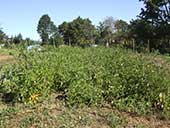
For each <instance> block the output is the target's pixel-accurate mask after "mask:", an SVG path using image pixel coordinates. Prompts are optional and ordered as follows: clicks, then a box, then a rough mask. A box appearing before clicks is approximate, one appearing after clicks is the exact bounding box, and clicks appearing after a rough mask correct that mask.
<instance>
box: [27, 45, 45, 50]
mask: <svg viewBox="0 0 170 128" xmlns="http://www.w3.org/2000/svg"><path fill="white" fill-rule="evenodd" d="M27 50H28V51H30V50H37V51H42V47H41V46H40V45H30V46H28V47H27Z"/></svg>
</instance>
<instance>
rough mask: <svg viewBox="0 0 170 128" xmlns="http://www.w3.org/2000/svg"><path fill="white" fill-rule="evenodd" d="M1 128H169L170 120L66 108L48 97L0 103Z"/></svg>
mask: <svg viewBox="0 0 170 128" xmlns="http://www.w3.org/2000/svg"><path fill="white" fill-rule="evenodd" d="M0 127H1V128H169V127H170V121H165V120H159V119H156V118H155V117H143V116H138V115H136V114H133V113H126V112H120V111H118V110H116V109H113V108H112V107H110V106H109V105H105V106H101V107H82V108H69V107H66V106H65V104H64V102H63V101H60V100H59V99H57V98H56V95H52V96H51V97H50V98H49V100H48V101H45V102H43V103H39V104H36V105H23V104H16V105H15V106H12V105H7V104H5V105H4V104H3V103H1V109H0Z"/></svg>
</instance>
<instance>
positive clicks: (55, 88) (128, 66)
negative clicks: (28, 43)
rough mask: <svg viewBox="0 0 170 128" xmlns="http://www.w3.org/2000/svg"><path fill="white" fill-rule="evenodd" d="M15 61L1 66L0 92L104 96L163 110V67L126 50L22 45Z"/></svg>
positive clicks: (70, 99)
mask: <svg viewBox="0 0 170 128" xmlns="http://www.w3.org/2000/svg"><path fill="white" fill-rule="evenodd" d="M18 61H19V63H18V64H16V65H13V66H12V67H8V68H2V69H1V76H3V77H2V78H1V79H2V81H3V82H2V83H1V86H2V88H3V89H2V93H12V94H15V98H16V100H19V101H22V102H25V103H28V102H29V103H36V102H39V101H41V100H43V99H44V98H46V97H47V96H49V95H50V93H51V92H56V93H61V92H62V93H63V94H64V95H65V96H66V103H67V104H68V105H72V106H74V105H78V106H79V105H82V104H86V105H97V104H101V103H105V102H107V103H109V104H111V105H113V106H115V107H117V108H119V109H122V110H126V111H129V112H137V113H139V114H142V113H145V114H147V113H150V112H151V111H152V110H153V109H157V110H158V111H162V109H163V112H167V111H168V110H169V97H170V95H169V87H170V80H169V73H168V72H166V71H164V70H163V68H162V67H160V66H156V65H154V64H152V63H151V62H148V61H146V60H144V59H142V57H141V56H140V55H139V56H138V55H134V53H132V52H130V51H126V50H123V49H119V48H102V47H101V48H86V49H81V48H76V47H75V48H72V47H61V48H51V47H47V48H46V50H45V51H43V52H36V51H32V52H26V51H23V52H22V53H21V54H20V56H19V60H18ZM160 93H163V94H164V97H165V98H164V100H163V101H162V100H160V98H159V95H160ZM160 101H161V102H160ZM159 105H163V108H160V107H159Z"/></svg>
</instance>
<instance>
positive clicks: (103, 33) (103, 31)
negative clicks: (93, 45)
mask: <svg viewBox="0 0 170 128" xmlns="http://www.w3.org/2000/svg"><path fill="white" fill-rule="evenodd" d="M98 31H99V34H100V36H99V39H98V41H99V43H102V44H104V45H106V46H109V45H110V44H111V42H112V39H113V33H114V32H115V20H114V19H113V17H107V18H106V19H105V20H104V21H102V22H99V26H98Z"/></svg>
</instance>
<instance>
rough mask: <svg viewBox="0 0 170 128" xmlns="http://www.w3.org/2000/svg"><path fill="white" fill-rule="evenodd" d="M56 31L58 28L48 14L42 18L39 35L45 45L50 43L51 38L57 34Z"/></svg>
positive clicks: (38, 30)
mask: <svg viewBox="0 0 170 128" xmlns="http://www.w3.org/2000/svg"><path fill="white" fill-rule="evenodd" d="M56 29H57V28H56V26H55V25H54V23H53V22H52V21H51V18H50V17H49V16H48V15H47V14H45V15H43V16H42V17H41V18H40V20H39V23H38V27H37V32H38V33H39V35H40V37H41V39H42V42H43V44H44V43H47V42H48V41H49V38H50V37H51V36H52V35H53V34H54V33H55V32H56Z"/></svg>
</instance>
